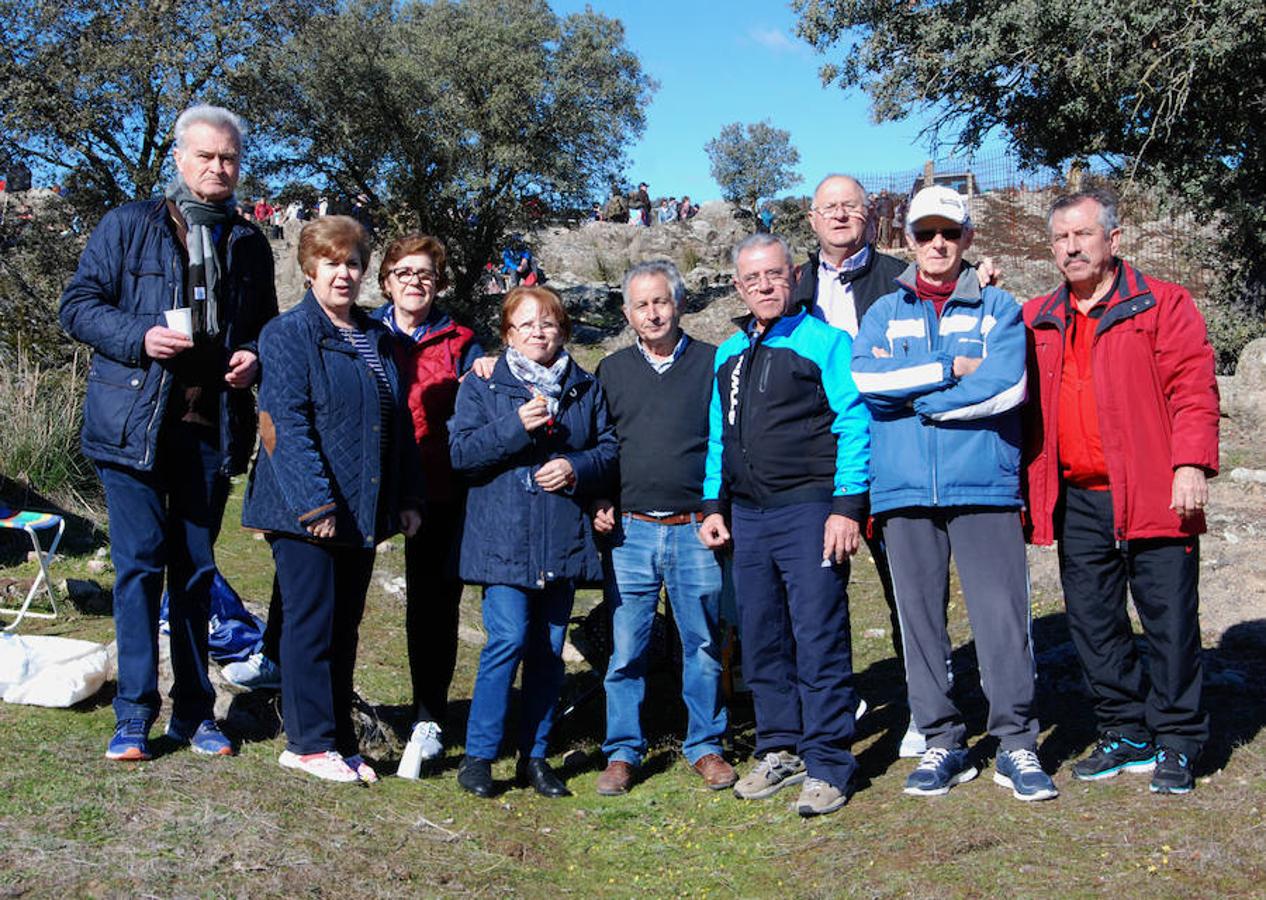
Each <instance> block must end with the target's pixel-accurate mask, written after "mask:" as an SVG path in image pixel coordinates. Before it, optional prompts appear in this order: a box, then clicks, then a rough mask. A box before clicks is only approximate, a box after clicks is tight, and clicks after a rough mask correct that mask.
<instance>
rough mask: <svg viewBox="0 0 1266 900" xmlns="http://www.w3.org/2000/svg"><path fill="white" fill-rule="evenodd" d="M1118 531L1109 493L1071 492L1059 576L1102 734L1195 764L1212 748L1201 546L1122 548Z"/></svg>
mask: <svg viewBox="0 0 1266 900" xmlns="http://www.w3.org/2000/svg"><path fill="white" fill-rule="evenodd" d="M1112 521H1113V520H1112V494H1111V492H1109V491H1088V490H1083V489H1079V488H1074V487H1068V488H1066V489H1065V491H1064V504H1063V516H1062V520H1061V521H1060V523H1059V531H1058V536H1059V572H1060V578H1061V579H1062V581H1063V586H1064V603H1065V605H1066V606H1067V609H1068V630H1069V632H1070V633H1071V634H1072V638H1073V646H1075V647H1076V648H1077V656H1078V657H1079V658H1080V659H1081V665H1082V670H1083V671H1084V672H1085V674H1086V680H1087V681H1088V682H1089V683H1090V690H1091V693H1092V694H1093V695H1094V703H1095V717H1096V718H1097V719H1098V724H1099V729H1100V730H1101V731H1105V732H1106V731H1115V732H1117V733H1118V734H1121V735H1123V736H1124V737H1128V738H1130V739H1131V740H1138V741H1144V740H1151V739H1155V741H1156V742H1157V743H1158V744H1161V745H1163V746H1166V747H1169V748H1171V749H1173V750H1177V751H1179V752H1180V753H1185V754H1187V756H1188V757H1189V758H1192V759H1194V758H1195V757H1196V756H1198V755H1199V753H1200V750H1201V748H1202V747H1203V746H1204V744H1205V742H1206V741H1208V739H1209V714H1208V713H1207V712H1204V711H1203V710H1202V709H1201V703H1200V690H1201V682H1202V681H1203V669H1202V668H1201V663H1200V616H1199V607H1200V594H1199V590H1198V588H1197V583H1198V579H1199V575H1200V545H1199V541H1198V540H1197V539H1196V538H1194V537H1189V538H1174V539H1165V538H1156V539H1151V540H1136V541H1129V542H1128V543H1126V544H1124V545H1118V544H1117V541H1116V538H1115V536H1114V535H1113V525H1112ZM1127 583H1128V584H1129V588H1130V595H1131V596H1132V597H1133V598H1134V608H1135V609H1136V610H1137V611H1138V614H1139V621H1140V622H1141V623H1142V625H1143V635H1144V637H1145V638H1146V640H1147V649H1148V653H1147V667H1146V668H1147V673H1146V675H1145V674H1144V665H1143V660H1142V659H1140V658H1139V654H1138V651H1137V649H1136V646H1135V643H1134V629H1133V628H1132V627H1131V626H1130V618H1129V614H1128V613H1127V611H1126V606H1125V588H1126V584H1127Z"/></svg>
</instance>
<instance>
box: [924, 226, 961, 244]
mask: <svg viewBox="0 0 1266 900" xmlns="http://www.w3.org/2000/svg"><path fill="white" fill-rule="evenodd" d="M938 234H939V235H940V236H941V237H943V238H945V240H947V241H956V240H958V239H959V238H961V237H962V236H963V229H961V228H916V229H914V239H915V240H916V241H918V242H919V243H920V244H926V243H927V242H928V241H930V240H932V239H933V238H934V237H936V236H937V235H938Z"/></svg>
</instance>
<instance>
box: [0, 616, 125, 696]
mask: <svg viewBox="0 0 1266 900" xmlns="http://www.w3.org/2000/svg"><path fill="white" fill-rule="evenodd" d="M114 657H115V647H114V644H113V643H111V644H110V645H108V646H107V645H105V644H94V643H93V642H92V641H77V640H73V639H71V638H62V637H50V636H47V635H29V636H25V637H20V636H18V635H16V634H5V635H0V692H2V693H3V699H4V701H5V702H6V703H25V704H28V705H31V706H57V707H66V706H74V705H75V704H76V703H78V702H79V701H80V700H83V699H85V698H87V697H91V696H92V695H93V694H95V693H96V692H97V691H99V690H101V686H102V685H103V684H105V683H106V681H108V680H109V679H110V678H111V677H112V675H113V674H114Z"/></svg>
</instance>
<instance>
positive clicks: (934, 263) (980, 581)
mask: <svg viewBox="0 0 1266 900" xmlns="http://www.w3.org/2000/svg"><path fill="white" fill-rule="evenodd" d="M906 230H907V234H908V236H909V237H910V238H911V239H912V243H913V245H914V247H915V252H916V263H915V264H914V265H912V266H911V267H910V268H909V269H908V270H907V271H906V273H905V274H904V275H902V276H901V278H899V279H898V287H897V290H896V291H894V292H893V293H890V294H888V295H887V296H885V297H882V298H880V299H879V300H878V301H876V303H875V304H874V306H872V307H871V309H870V311H869V312H868V313H867V314H866V317H865V318H864V320H863V321H862V324H861V328H860V330H859V331H858V333H857V340H856V341H855V342H854V344H853V365H852V368H853V376H854V378H855V379H856V381H857V388H858V390H859V391H860V392H861V394H862V397H863V398H864V399H865V401H866V404H867V405H868V406H869V407H870V410H871V414H872V419H873V421H872V425H871V470H870V474H871V490H870V502H871V511H872V513H873V514H874V515H875V516H876V517H877V518H879V519H880V520H881V522H882V523H883V533H884V541H885V544H886V548H887V552H888V562H889V564H890V565H891V568H892V577H893V588H894V593H895V595H896V601H897V611H898V613H899V614H900V616H901V631H902V640H903V642H904V646H905V653H904V656H905V668H906V684H907V689H908V692H909V699H910V711H911V715H912V717H913V719H914V723H915V724H916V725H917V726H918V728H919V730H920V731H921V732H922V733H923V734H924V735H925V736H926V738H927V750H926V751H925V752H924V754H923V757H922V759H921V761H920V762H919V764H918V766H917V767H916V768H915V770H914V771H913V772H912V773H911V774H910V776H909V778H908V779H907V780H906V785H905V792H906V793H907V794H914V795H923V796H927V795H935V794H944V793H945V792H947V791H948V790H949V789H950V788H951V787H952V786H953V785H955V784H958V783H960V782H963V781H968V780H970V779H972V778H974V777H976V774H977V769H976V767H975V765H973V764H972V762H971V760H970V759H969V757H968V752H967V747H966V736H967V728H966V724H965V722H964V719H963V715H962V712H961V711H960V710H959V708H958V707H957V705H955V703H954V701H953V699H952V698H951V696H950V673H949V669H948V666H947V665H946V660H947V659H948V658H949V656H950V650H951V645H950V641H949V634H948V631H947V628H946V623H945V592H946V586H947V584H948V581H949V561H950V556H951V554H952V555H953V557H954V561H955V564H956V567H957V569H958V574H959V578H960V580H961V582H962V587H963V594H964V599H965V601H966V604H967V613H968V616H969V617H970V619H971V624H972V633H973V636H974V638H975V642H976V653H977V656H978V657H979V660H980V677H981V681H982V683H983V687H984V691H985V696H986V697H987V698H988V700H989V719H988V728H989V733H990V734H992V735H993V736H994V737H996V738H997V739H998V742H999V751H998V758H997V768H996V770H995V773H994V781H995V782H996V783H998V784H1001V785H1003V786H1005V787H1008V788H1010V789H1011V790H1012V793H1013V795H1014V796H1015V797H1016V798H1017V799H1020V800H1045V799H1049V798H1052V797H1055V796H1057V795H1058V791H1057V790H1056V789H1055V784H1054V782H1053V781H1052V780H1051V778H1050V776H1049V775H1047V774H1046V773H1045V772H1044V771H1043V770H1042V767H1041V765H1040V764H1039V763H1038V759H1037V753H1036V750H1037V736H1038V722H1037V717H1036V715H1035V713H1034V708H1033V697H1034V675H1035V668H1034V660H1033V648H1032V645H1031V637H1030V629H1029V588H1028V567H1027V563H1026V560H1025V552H1024V534H1023V529H1022V523H1021V517H1020V510H1021V508H1022V506H1023V502H1022V500H1021V497H1020V477H1019V469H1020V409H1019V408H1020V405H1021V404H1022V403H1023V402H1024V397H1025V337H1024V323H1023V322H1022V321H1021V318H1020V306H1019V304H1017V303H1016V301H1015V298H1013V297H1012V296H1011V295H1010V294H1008V293H1006V292H1005V291H1002V290H999V289H997V288H994V287H988V286H987V287H984V288H982V287H981V285H980V281H979V279H978V278H977V275H976V272H975V271H974V269H973V267H971V266H968V265H965V264H964V263H963V252H964V251H965V250H966V249H967V248H968V247H969V246H971V242H972V234H973V230H972V224H971V217H970V215H969V214H968V208H967V201H966V200H965V199H964V198H963V197H962V196H960V195H959V194H958V193H957V192H955V191H953V190H950V189H949V188H946V187H941V186H933V187H928V188H924V189H923V190H921V191H919V193H918V194H916V195H915V197H914V199H913V200H912V201H911V203H910V212H909V215H908V217H907V225H906Z"/></svg>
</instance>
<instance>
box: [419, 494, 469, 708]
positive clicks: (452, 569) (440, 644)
mask: <svg viewBox="0 0 1266 900" xmlns="http://www.w3.org/2000/svg"><path fill="white" fill-rule="evenodd" d="M463 509H464V504H462V503H460V502H459V503H451V504H441V503H431V504H429V505H428V506H427V510H426V515H425V516H424V517H423V519H422V527H421V528H419V529H418V533H417V534H415V535H414V536H413V537H411V538H406V539H405V542H404V554H405V556H404V560H405V569H404V571H405V581H406V583H407V588H406V592H405V593H406V603H407V605H406V607H405V620H404V621H405V624H404V630H405V637H406V639H407V641H408V645H409V674H410V676H411V679H412V682H413V707H414V720H415V721H421V720H423V719H431V720H433V721H435V722H438V723H439V724H440V725H441V727H442V726H443V725H444V722H445V719H446V717H447V715H448V688H449V685H450V684H451V683H452V681H453V669H454V668H456V666H457V621H458V612H459V608H460V606H461V601H462V582H461V579H460V578H458V577H457V558H458V554H459V551H460V549H461V539H462V519H463Z"/></svg>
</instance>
